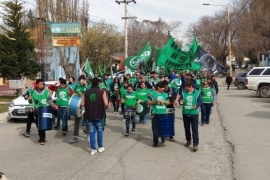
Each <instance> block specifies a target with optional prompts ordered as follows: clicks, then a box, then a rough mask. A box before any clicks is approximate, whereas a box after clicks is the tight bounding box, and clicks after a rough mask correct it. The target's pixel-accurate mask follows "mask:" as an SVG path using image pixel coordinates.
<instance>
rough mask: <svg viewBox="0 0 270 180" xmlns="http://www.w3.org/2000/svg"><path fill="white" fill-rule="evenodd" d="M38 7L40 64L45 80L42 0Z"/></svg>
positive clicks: (42, 77) (42, 76)
mask: <svg viewBox="0 0 270 180" xmlns="http://www.w3.org/2000/svg"><path fill="white" fill-rule="evenodd" d="M38 9H39V18H38V19H39V51H40V52H39V53H40V64H41V76H40V78H41V79H42V80H45V72H44V68H45V67H44V41H43V40H44V39H43V18H42V11H41V0H39V1H38Z"/></svg>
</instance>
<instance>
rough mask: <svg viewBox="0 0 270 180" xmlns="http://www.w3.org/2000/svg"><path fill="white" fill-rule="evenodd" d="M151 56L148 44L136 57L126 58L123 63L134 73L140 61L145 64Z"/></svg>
mask: <svg viewBox="0 0 270 180" xmlns="http://www.w3.org/2000/svg"><path fill="white" fill-rule="evenodd" d="M151 54H152V49H151V46H150V44H149V42H148V43H146V45H145V46H144V47H143V48H142V49H141V50H140V52H139V53H138V54H137V55H136V56H129V57H127V58H126V59H125V61H124V65H125V66H126V67H127V68H128V69H130V70H131V71H135V70H136V69H137V68H138V66H139V65H140V63H141V62H142V61H144V62H147V61H148V60H149V58H150V57H151Z"/></svg>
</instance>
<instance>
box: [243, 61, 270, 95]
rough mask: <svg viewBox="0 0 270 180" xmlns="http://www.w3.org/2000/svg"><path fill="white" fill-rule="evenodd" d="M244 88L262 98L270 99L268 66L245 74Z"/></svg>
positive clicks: (269, 67)
mask: <svg viewBox="0 0 270 180" xmlns="http://www.w3.org/2000/svg"><path fill="white" fill-rule="evenodd" d="M246 86H247V88H248V89H249V90H253V91H257V92H258V94H259V96H260V97H262V98H267V97H270V93H269V91H270V66H267V67H254V68H253V69H251V70H250V71H249V72H248V74H247V79H246Z"/></svg>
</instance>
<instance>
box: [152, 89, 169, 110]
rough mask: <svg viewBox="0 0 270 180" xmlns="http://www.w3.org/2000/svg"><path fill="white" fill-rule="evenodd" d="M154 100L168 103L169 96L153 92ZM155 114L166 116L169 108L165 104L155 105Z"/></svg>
mask: <svg viewBox="0 0 270 180" xmlns="http://www.w3.org/2000/svg"><path fill="white" fill-rule="evenodd" d="M151 94H152V100H153V101H155V100H157V99H158V100H165V101H168V94H167V93H165V92H163V93H158V92H157V91H152V93H151ZM153 113H154V114H166V113H167V107H166V105H165V104H153Z"/></svg>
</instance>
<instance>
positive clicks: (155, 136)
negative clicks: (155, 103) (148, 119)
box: [152, 114, 158, 144]
mask: <svg viewBox="0 0 270 180" xmlns="http://www.w3.org/2000/svg"><path fill="white" fill-rule="evenodd" d="M152 131H153V141H154V144H158V115H157V114H154V115H153V116H152Z"/></svg>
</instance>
